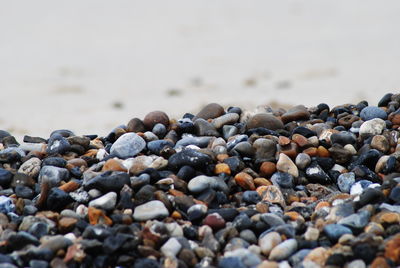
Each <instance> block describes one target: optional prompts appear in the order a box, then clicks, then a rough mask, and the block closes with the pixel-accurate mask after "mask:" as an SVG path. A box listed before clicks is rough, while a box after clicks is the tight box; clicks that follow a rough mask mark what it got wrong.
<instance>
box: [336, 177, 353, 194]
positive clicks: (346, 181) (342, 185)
mask: <svg viewBox="0 0 400 268" xmlns="http://www.w3.org/2000/svg"><path fill="white" fill-rule="evenodd" d="M355 182H356V175H355V174H354V173H353V172H349V173H344V174H340V175H339V177H338V179H337V185H338V187H339V190H340V191H342V192H344V193H350V189H351V186H352V185H353V184H354V183H355Z"/></svg>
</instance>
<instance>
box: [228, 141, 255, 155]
mask: <svg viewBox="0 0 400 268" xmlns="http://www.w3.org/2000/svg"><path fill="white" fill-rule="evenodd" d="M232 150H234V151H236V152H238V153H239V154H240V155H241V156H247V157H252V156H253V155H254V149H253V146H251V144H250V143H249V142H247V141H242V142H239V143H238V144H236V145H235V147H233V149H232Z"/></svg>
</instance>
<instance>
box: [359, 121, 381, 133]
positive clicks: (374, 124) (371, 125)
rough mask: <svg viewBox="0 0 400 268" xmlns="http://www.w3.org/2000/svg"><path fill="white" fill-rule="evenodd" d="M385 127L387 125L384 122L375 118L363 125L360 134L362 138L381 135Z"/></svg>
mask: <svg viewBox="0 0 400 268" xmlns="http://www.w3.org/2000/svg"><path fill="white" fill-rule="evenodd" d="M385 127H386V123H385V121H384V120H382V119H380V118H375V119H371V120H368V121H365V122H364V123H362V125H361V126H360V130H359V133H360V136H368V135H380V134H381V133H382V131H383V130H384V129H385Z"/></svg>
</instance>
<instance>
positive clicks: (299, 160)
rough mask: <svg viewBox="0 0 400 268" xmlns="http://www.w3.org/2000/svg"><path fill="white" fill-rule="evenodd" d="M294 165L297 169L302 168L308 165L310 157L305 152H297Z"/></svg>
mask: <svg viewBox="0 0 400 268" xmlns="http://www.w3.org/2000/svg"><path fill="white" fill-rule="evenodd" d="M295 163H296V166H297V167H298V168H299V169H302V170H304V169H305V168H306V167H308V166H309V165H310V163H311V157H310V156H309V155H308V154H305V153H299V154H298V155H297V156H296V160H295Z"/></svg>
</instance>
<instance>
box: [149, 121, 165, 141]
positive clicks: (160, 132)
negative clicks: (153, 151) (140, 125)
mask: <svg viewBox="0 0 400 268" xmlns="http://www.w3.org/2000/svg"><path fill="white" fill-rule="evenodd" d="M151 132H153V133H154V134H156V136H157V137H159V138H160V139H161V138H163V137H164V136H165V134H167V128H166V127H165V126H164V125H163V124H161V123H157V124H155V125H154V127H153V129H152V130H151Z"/></svg>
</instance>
